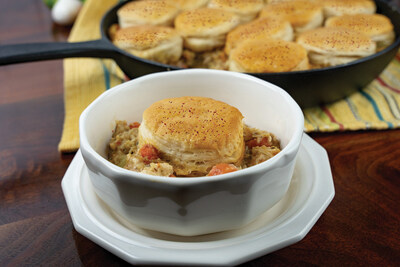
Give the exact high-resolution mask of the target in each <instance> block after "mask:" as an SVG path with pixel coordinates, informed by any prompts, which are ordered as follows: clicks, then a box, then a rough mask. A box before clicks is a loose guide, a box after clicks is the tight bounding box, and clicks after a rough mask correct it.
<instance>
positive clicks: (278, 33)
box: [224, 17, 293, 55]
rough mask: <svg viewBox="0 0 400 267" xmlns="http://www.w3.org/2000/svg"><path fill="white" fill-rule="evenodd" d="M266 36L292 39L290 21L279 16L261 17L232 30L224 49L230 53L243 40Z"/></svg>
mask: <svg viewBox="0 0 400 267" xmlns="http://www.w3.org/2000/svg"><path fill="white" fill-rule="evenodd" d="M265 38H272V39H279V40H285V41H292V40H293V28H292V26H291V24H290V23H289V21H287V20H283V19H281V18H279V17H265V18H259V19H256V20H253V21H251V22H249V23H246V24H242V25H239V26H237V27H236V28H234V29H233V30H232V31H230V32H229V33H228V35H227V37H226V43H225V48H224V50H225V53H226V54H228V55H229V53H230V51H231V50H232V49H234V48H235V47H237V46H238V45H239V44H240V43H241V42H243V41H246V40H257V39H265Z"/></svg>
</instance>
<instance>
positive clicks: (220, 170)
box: [207, 163, 238, 176]
mask: <svg viewBox="0 0 400 267" xmlns="http://www.w3.org/2000/svg"><path fill="white" fill-rule="evenodd" d="M237 170H238V168H237V167H236V166H235V165H233V164H227V163H219V164H217V165H215V166H214V167H212V169H211V170H210V172H209V173H208V175H207V176H215V175H220V174H224V173H228V172H234V171H237Z"/></svg>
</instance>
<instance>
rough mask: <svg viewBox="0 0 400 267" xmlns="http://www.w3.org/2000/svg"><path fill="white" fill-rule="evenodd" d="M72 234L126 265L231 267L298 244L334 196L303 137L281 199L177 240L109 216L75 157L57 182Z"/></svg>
mask: <svg viewBox="0 0 400 267" xmlns="http://www.w3.org/2000/svg"><path fill="white" fill-rule="evenodd" d="M62 189H63V192H64V196H65V199H66V202H67V205H68V209H69V211H70V214H71V217H72V221H73V224H74V227H75V229H76V230H77V231H78V232H79V233H81V234H82V235H84V236H86V237H87V238H89V239H90V240H92V241H93V242H95V243H97V244H98V245H100V246H102V247H103V248H105V249H106V250H108V251H110V252H111V253H113V254H115V255H117V256H118V257H120V258H122V259H124V260H125V261H127V262H129V263H131V264H146V265H150V264H151V265H155V264H157V265H175V266H176V265H191V266H193V265H210V266H232V265H238V264H240V263H243V262H246V261H249V260H252V259H255V258H257V257H260V256H262V255H265V254H268V253H270V252H273V251H276V250H278V249H281V248H283V247H286V246H289V245H291V244H293V243H296V242H298V241H300V240H301V239H303V238H304V236H305V235H306V234H307V233H308V232H309V231H310V229H311V228H312V226H313V225H314V224H315V223H316V221H317V220H318V218H319V217H320V216H321V214H322V213H323V212H324V211H325V209H326V208H327V206H328V205H329V203H330V202H331V200H332V199H333V197H334V195H335V190H334V185H333V179H332V174H331V169H330V165H329V159H328V155H327V153H326V151H325V150H324V148H323V147H321V146H320V145H319V144H318V143H316V142H315V141H314V140H313V139H311V138H310V137H309V136H308V135H306V134H304V137H303V142H302V145H301V147H300V151H299V155H298V158H297V163H296V167H295V171H294V175H293V178H292V182H291V184H290V187H289V189H288V192H287V193H286V195H285V197H284V198H283V199H282V200H281V201H279V202H278V203H277V204H276V205H275V206H274V207H273V208H271V209H270V210H268V211H267V212H265V213H264V214H262V215H261V216H260V217H259V218H258V219H256V220H255V221H254V222H252V223H250V224H249V225H247V226H245V227H243V228H241V229H237V230H232V231H226V232H220V233H214V234H208V235H202V236H195V237H183V236H175V235H170V234H163V233H159V232H153V231H148V230H144V229H141V228H139V227H136V226H135V225H132V224H130V223H129V222H127V221H125V220H124V219H123V218H121V217H119V216H118V215H117V214H115V213H114V212H113V211H112V210H111V209H109V208H108V206H106V205H105V204H104V202H102V201H101V199H100V198H98V197H97V195H96V193H95V192H94V191H93V188H92V184H91V182H90V179H89V176H88V173H87V168H86V166H85V163H84V161H83V159H82V155H81V154H80V152H79V151H78V153H77V154H76V156H75V158H74V159H73V161H72V162H71V165H70V166H69V168H68V170H67V172H66V173H65V176H64V178H63V180H62Z"/></svg>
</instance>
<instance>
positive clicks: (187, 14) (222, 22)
mask: <svg viewBox="0 0 400 267" xmlns="http://www.w3.org/2000/svg"><path fill="white" fill-rule="evenodd" d="M238 24H239V18H238V17H237V16H236V15H235V14H234V13H232V12H229V11H226V10H222V9H214V8H205V7H204V8H199V9H195V10H188V11H183V12H182V13H180V14H179V15H178V16H177V17H176V19H175V29H177V31H178V32H179V33H180V34H181V35H182V36H183V38H184V46H185V47H187V48H189V49H191V50H193V51H196V52H201V51H207V50H212V49H214V48H216V47H221V46H223V45H224V44H225V38H226V34H227V33H228V32H229V31H230V30H232V29H233V28H234V27H236V26H237V25H238Z"/></svg>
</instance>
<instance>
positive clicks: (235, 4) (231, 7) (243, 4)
mask: <svg viewBox="0 0 400 267" xmlns="http://www.w3.org/2000/svg"><path fill="white" fill-rule="evenodd" d="M263 6H264V1H263V0H210V2H209V3H208V7H211V8H221V9H225V10H228V11H231V12H233V13H235V14H236V15H238V16H239V17H240V19H241V21H242V22H249V21H250V20H253V19H254V18H255V17H256V16H257V15H258V13H259V12H260V11H261V9H262V8H263Z"/></svg>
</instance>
